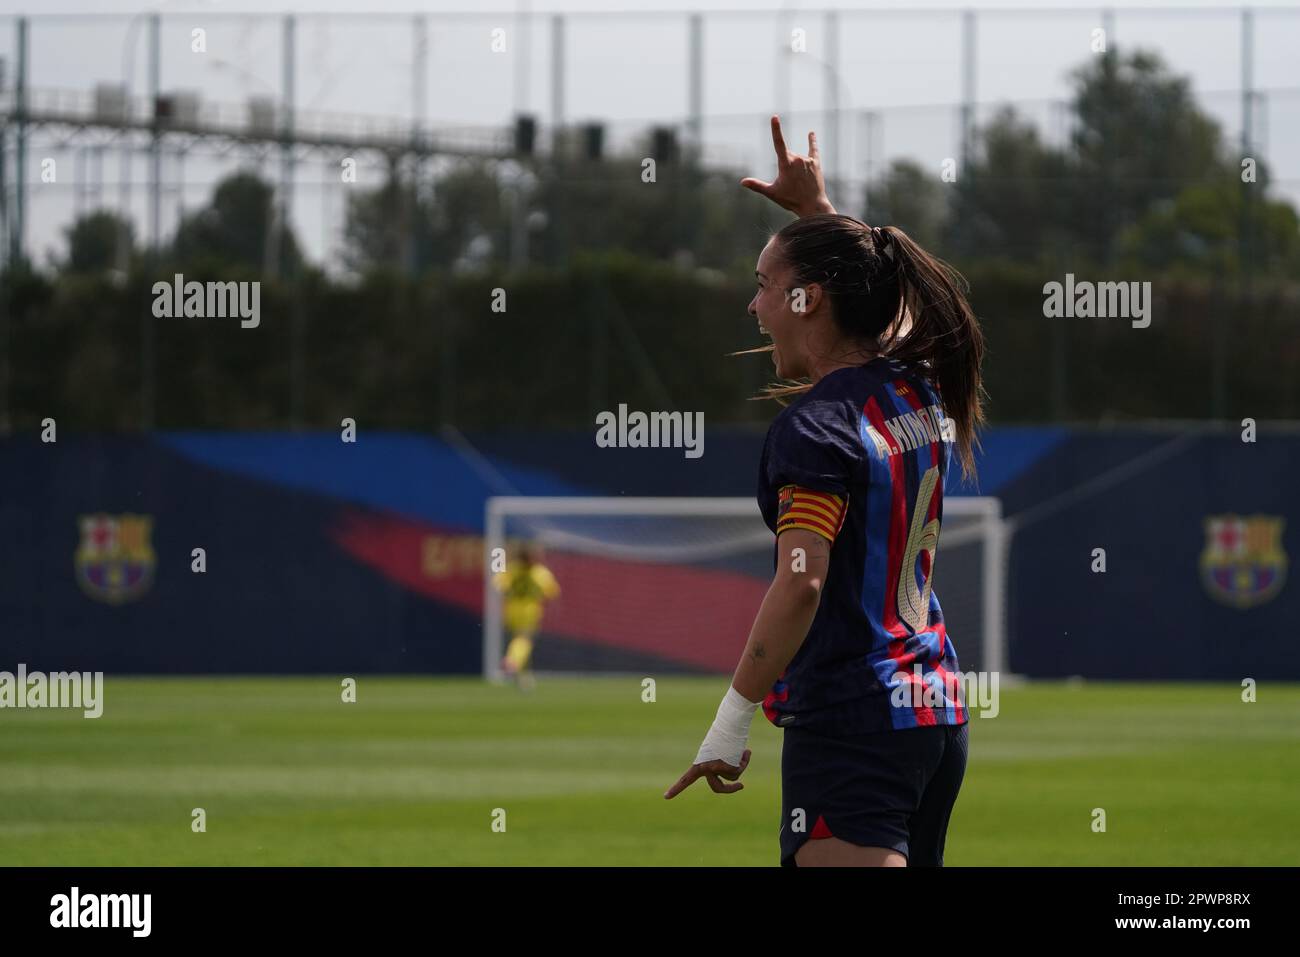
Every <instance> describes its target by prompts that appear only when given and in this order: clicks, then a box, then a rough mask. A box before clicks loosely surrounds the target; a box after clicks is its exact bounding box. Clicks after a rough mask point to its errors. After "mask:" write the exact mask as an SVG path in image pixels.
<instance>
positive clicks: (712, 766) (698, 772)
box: [664, 748, 751, 800]
mask: <svg viewBox="0 0 1300 957" xmlns="http://www.w3.org/2000/svg"><path fill="white" fill-rule="evenodd" d="M750 754H751V752H750V750H749V748H746V749H745V753H744V754H742V755H741V756H740V766H739V767H737V766H736V765H734V764H728V763H727V762H726V761H723V760H721V759H719V760H716V761H703V762H701V763H700V764H692V765H691V766H690V768H689V769H687V771H686V773H685V774H683V775H682V776H681V777H680V778H678V779H677V783H676V784H674V785H673V786H672V787H670V788H669V789H668V790H667V791H665V792H664V798H665V799H669V800H671V799H672V798H675V797H676V796H677V795H679V794H681V793H682V792H683V791H685V790H686V789H687V788H688V787H690V786H691V785H692V784H694V783H695V782H696V781H697V780H699V779H700V778H704V779H705V780H706V781H708V782H709V787H711V788H712V789H713V790H714V792H716V793H717V794H735V793H736V792H737V791H743V790H744V789H745V785H743V784H741V783H740V781H739V780H738V778H739V777H740V776H741V775H742V774H744V773H745V768H747V767H749V755H750ZM722 779H726V780H727V781H733V782H735V783H734V784H724V783H723V780H722Z"/></svg>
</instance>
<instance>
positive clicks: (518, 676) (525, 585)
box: [493, 544, 560, 691]
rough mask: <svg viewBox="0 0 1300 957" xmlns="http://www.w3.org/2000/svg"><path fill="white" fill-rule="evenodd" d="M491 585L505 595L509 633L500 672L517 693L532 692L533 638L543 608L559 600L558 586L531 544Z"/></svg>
mask: <svg viewBox="0 0 1300 957" xmlns="http://www.w3.org/2000/svg"><path fill="white" fill-rule="evenodd" d="M493 583H494V584H495V585H496V588H497V591H500V592H502V593H504V594H505V608H504V609H503V613H504V614H503V617H504V618H505V625H506V630H507V631H508V632H509V633H510V644H509V645H507V646H506V654H505V657H504V658H502V659H501V670H502V671H504V672H505V673H506V674H507V675H509V676H510V677H511V678H513V679H514V682H515V687H517V688H519V690H521V691H532V690H533V688H534V687H536V684H537V682H536V679H535V678H534V677H533V673H532V670H531V669H530V668H529V666H528V665H529V662H530V661H531V660H532V657H533V635H534V634H536V632H537V627H538V625H540V624H541V622H542V614H543V606H544V605H545V604H546V602H548V601H552V600H554V599H556V598H558V597H560V583H559V582H557V581H556V580H555V576H554V575H552V574H551V570H550V569H549V568H547V567H546V566H545V565H543V564H542V558H541V549H540V548H539V547H538V546H536V545H532V544H527V545H524V546H523V547H522V548H521V549H520V550H519V560H518V561H517V562H515V563H514V564H513V566H512V568H511V569H510V570H509V571H504V572H498V573H497V575H496V576H495V577H494V579H493Z"/></svg>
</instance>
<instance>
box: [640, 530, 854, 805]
mask: <svg viewBox="0 0 1300 957" xmlns="http://www.w3.org/2000/svg"><path fill="white" fill-rule="evenodd" d="M777 555H778V556H779V557H778V560H777V570H776V575H775V576H774V577H773V579H772V584H771V585H770V586H768V589H767V594H766V595H764V596H763V603H762V604H761V605H760V606H759V609H758V615H757V617H756V618H755V619H754V627H753V628H752V629H751V631H750V634H749V641H748V642H747V643H746V644H745V651H744V653H743V654H742V655H741V656H740V663H739V664H738V665H737V666H736V672H735V675H734V676H733V677H732V682H731V690H730V691H729V692H728V698H729V699H733V700H734V698H735V697H736V696H739V697H740V698H743V699H744V700H745V701H749V702H754V701H760V700H762V698H763V697H764V696H765V695H766V694H767V690H768V689H769V688H771V687H772V685H773V683H775V681H776V680H777V678H779V677H780V676H781V672H783V671H784V670H785V668H786V666H787V665H788V664H789V663H790V660H791V659H792V658H793V657H794V656H795V653H796V652H798V650H799V647H800V645H802V644H803V642H804V639H805V638H806V637H807V636H808V629H809V628H810V627H811V626H812V622H813V618H814V617H815V616H816V614H817V606H818V604H819V603H820V601H821V591H822V586H823V585H824V584H825V581H826V571H827V569H828V567H829V565H830V542H829V541H827V540H826V539H825V538H823V537H822V536H821V535H818V534H817V533H816V532H811V531H808V530H807V529H802V528H792V529H788V530H786V531H783V532H782V533H781V534H780V536H779V537H778V538H777ZM728 707H729V702H728V700H725V699H724V701H723V706H722V709H719V719H720V720H721V719H722V717H723V714H722V711H723V709H727V708H728ZM716 727H717V722H715V729H716ZM710 734H711V735H712V734H713V729H711V732H710ZM723 744H724V746H725V742H723ZM708 745H709V741H708V739H707V738H706V743H705V746H704V747H703V748H702V749H701V751H702V753H703V751H704V749H705V748H707V747H708ZM698 757H699V755H697V758H698ZM749 757H750V751H749V749H748V748H746V749H745V750H744V751H743V752H742V753H741V755H740V758H739V760H738V761H735V762H734V763H733V762H731V761H728V760H725V759H721V758H714V759H712V760H707V761H701V762H697V763H695V764H692V765H691V767H690V768H688V769H687V770H686V773H685V774H683V775H682V776H681V777H680V778H679V779H678V780H677V783H676V784H674V785H673V786H672V787H671V788H669V789H668V791H667V792H665V794H664V797H665V798H673V797H676V796H677V795H678V794H680V793H681V792H682V791H684V790H686V788H688V787H690V786H691V784H693V783H694V782H695V781H697V780H699V779H700V778H704V779H705V780H706V781H708V784H709V787H710V788H711V789H712V790H713V791H714V792H716V793H718V794H734V793H735V792H736V791H740V790H742V789H743V788H744V786H745V785H744V784H743V783H741V782H740V781H739V780H738V779H739V778H740V775H741V774H742V773H743V772H744V770H745V768H746V767H748V765H749ZM726 782H731V783H726Z"/></svg>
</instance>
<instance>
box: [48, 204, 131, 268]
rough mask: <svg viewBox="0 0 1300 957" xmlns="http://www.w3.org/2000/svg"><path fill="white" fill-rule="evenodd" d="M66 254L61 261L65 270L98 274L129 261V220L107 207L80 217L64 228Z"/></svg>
mask: <svg viewBox="0 0 1300 957" xmlns="http://www.w3.org/2000/svg"><path fill="white" fill-rule="evenodd" d="M63 234H64V236H65V237H66V239H67V243H68V256H67V258H66V259H64V260H63V261H62V263H60V264H59V265H60V267H61V268H62V270H63V271H64V272H69V273H98V272H104V271H106V270H109V269H113V268H115V267H116V268H121V267H123V266H125V265H127V264H129V263H130V261H131V257H132V255H133V254H134V251H135V228H134V226H133V225H132V223H131V221H130V220H129V219H127V218H125V217H123V216H119V215H118V214H117V213H114V212H111V211H110V210H106V209H99V210H95V211H94V212H92V213H87V214H86V215H84V216H80V217H78V218H77V220H76V221H75V222H74V223H73V224H72V225H71V226H68V227H67V228H65V229H64V231H63Z"/></svg>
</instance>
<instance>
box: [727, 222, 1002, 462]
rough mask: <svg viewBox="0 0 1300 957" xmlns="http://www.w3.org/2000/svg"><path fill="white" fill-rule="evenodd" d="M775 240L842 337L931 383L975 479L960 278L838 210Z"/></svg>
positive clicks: (881, 229) (794, 387) (900, 236)
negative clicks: (824, 301) (822, 299)
mask: <svg viewBox="0 0 1300 957" xmlns="http://www.w3.org/2000/svg"><path fill="white" fill-rule="evenodd" d="M776 243H777V246H778V248H779V249H780V252H781V257H782V258H783V259H784V260H785V261H786V262H787V263H788V264H789V266H790V268H791V270H792V272H793V273H794V276H795V278H796V281H797V282H799V283H800V284H802V285H811V284H814V283H816V284H818V285H819V286H821V288H822V290H823V291H824V292H825V294H826V296H827V298H828V300H829V301H830V303H831V312H832V316H833V317H834V320H835V323H836V325H837V326H838V327H839V329H840V331H841V332H842V333H843V334H844V335H845V336H847V337H849V338H851V339H854V340H857V341H861V342H863V343H864V344H868V345H869V346H870V348H871V349H872V350H874V351H876V352H878V353H879V354H881V355H887V356H890V357H892V358H895V359H898V360H900V361H903V362H907V363H909V364H911V365H913V366H914V367H915V368H916V369H917V370H918V371H919V372H920V373H921V374H922V375H924V376H925V377H926V378H927V379H929V380H930V382H931V383H932V384H933V385H934V387H935V389H936V390H937V391H938V393H939V398H940V401H942V403H943V408H944V414H945V415H946V416H948V418H950V419H952V421H953V425H954V428H955V432H956V435H955V438H956V444H957V454H958V457H959V458H960V460H961V464H962V473H963V474H964V475H966V476H971V475H973V474H974V471H975V452H974V450H975V447H976V444H977V441H978V439H977V437H976V430H977V429H978V427H979V426H980V425H981V424H982V423H983V422H984V412H983V408H982V396H983V388H982V386H981V382H980V364H981V362H982V361H983V358H984V336H983V333H981V331H980V327H979V322H978V321H977V320H976V318H975V313H974V311H973V310H972V309H971V307H970V303H969V302H967V301H966V283H965V281H964V280H963V279H962V277H961V276H960V274H958V273H957V271H956V270H954V269H953V268H952V267H951V266H949V265H948V264H947V263H945V262H943V261H942V260H940V259H937V258H935V257H934V256H931V255H930V254H929V253H927V252H926V251H925V250H924V249H922V248H921V247H920V246H918V245H917V244H916V243H914V242H913V241H912V239H911V238H910V237H909V236H908V235H907V234H906V233H905V232H903V231H902V230H901V229H899V228H898V227H896V226H875V227H872V226H868V225H866V224H865V223H863V222H861V221H860V220H857V219H854V218H853V217H851V216H843V215H840V214H838V213H824V214H820V215H817V216H805V217H803V218H801V219H797V220H795V221H794V222H792V223H790V224H789V225H788V226H786V227H785V228H784V229H782V230H781V231H780V232H779V233H777V234H776ZM768 348H770V347H768ZM749 351H765V350H749ZM810 387H811V386H810V384H808V383H788V382H787V383H779V384H776V385H772V386H769V387H768V388H767V389H765V390H764V392H763V396H762V397H764V398H774V399H777V400H778V401H782V400H784V399H785V398H788V397H790V396H793V395H797V394H799V393H800V392H804V391H807V389H809V388H810Z"/></svg>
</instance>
